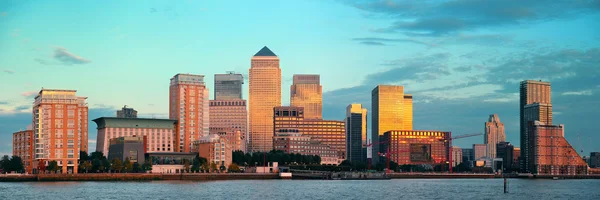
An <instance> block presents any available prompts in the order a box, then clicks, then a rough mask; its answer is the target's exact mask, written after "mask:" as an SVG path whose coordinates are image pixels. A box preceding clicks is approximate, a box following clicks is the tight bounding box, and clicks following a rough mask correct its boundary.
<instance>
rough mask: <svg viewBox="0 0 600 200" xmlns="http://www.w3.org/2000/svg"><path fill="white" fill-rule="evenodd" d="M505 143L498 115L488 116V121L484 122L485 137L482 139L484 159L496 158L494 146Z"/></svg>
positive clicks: (504, 135)
mask: <svg viewBox="0 0 600 200" xmlns="http://www.w3.org/2000/svg"><path fill="white" fill-rule="evenodd" d="M505 141H506V134H505V133H504V124H503V123H502V122H500V118H499V117H498V114H492V115H490V117H489V119H488V121H487V122H485V136H484V138H483V143H484V144H485V145H486V157H488V158H496V150H497V148H496V145H498V144H499V143H500V142H505Z"/></svg>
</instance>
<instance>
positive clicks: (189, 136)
mask: <svg viewBox="0 0 600 200" xmlns="http://www.w3.org/2000/svg"><path fill="white" fill-rule="evenodd" d="M169 94H170V95H169V119H172V120H177V122H178V126H177V128H176V131H175V141H174V146H175V148H174V149H175V152H190V149H191V147H192V142H193V141H196V140H198V139H199V138H200V137H202V136H205V135H208V132H209V130H208V128H209V123H210V119H209V91H208V88H207V87H206V85H205V83H204V75H193V74H177V75H175V76H174V77H173V78H171V86H170V88H169Z"/></svg>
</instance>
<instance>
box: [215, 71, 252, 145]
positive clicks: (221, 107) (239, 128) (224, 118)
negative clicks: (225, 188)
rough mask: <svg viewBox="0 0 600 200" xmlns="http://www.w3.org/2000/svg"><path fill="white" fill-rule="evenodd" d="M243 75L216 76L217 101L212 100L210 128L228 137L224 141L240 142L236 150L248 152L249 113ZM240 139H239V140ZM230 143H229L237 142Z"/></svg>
mask: <svg viewBox="0 0 600 200" xmlns="http://www.w3.org/2000/svg"><path fill="white" fill-rule="evenodd" d="M242 84H244V77H242V75H241V74H234V73H232V72H231V73H228V74H216V75H215V100H210V127H211V129H214V130H219V131H220V132H219V133H221V134H223V132H224V134H225V135H227V137H223V139H235V141H238V140H240V144H239V145H237V146H239V148H237V147H235V148H233V147H232V149H234V150H242V151H246V143H247V142H246V139H247V134H248V133H247V130H248V129H247V126H248V112H247V110H246V100H244V99H242ZM238 137H239V138H238ZM235 141H229V142H235Z"/></svg>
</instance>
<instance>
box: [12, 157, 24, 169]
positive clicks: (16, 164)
mask: <svg viewBox="0 0 600 200" xmlns="http://www.w3.org/2000/svg"><path fill="white" fill-rule="evenodd" d="M9 166H10V171H15V172H18V173H23V171H25V167H24V166H23V160H21V157H19V156H12V158H11V159H10V162H9Z"/></svg>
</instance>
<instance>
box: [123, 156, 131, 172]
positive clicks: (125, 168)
mask: <svg viewBox="0 0 600 200" xmlns="http://www.w3.org/2000/svg"><path fill="white" fill-rule="evenodd" d="M123 172H125V173H131V172H133V163H132V162H131V161H130V160H129V158H126V159H125V163H123Z"/></svg>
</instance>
